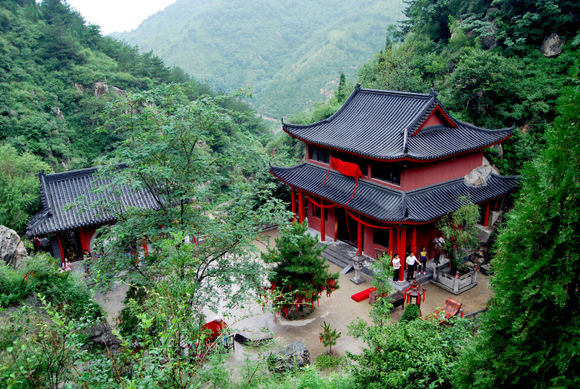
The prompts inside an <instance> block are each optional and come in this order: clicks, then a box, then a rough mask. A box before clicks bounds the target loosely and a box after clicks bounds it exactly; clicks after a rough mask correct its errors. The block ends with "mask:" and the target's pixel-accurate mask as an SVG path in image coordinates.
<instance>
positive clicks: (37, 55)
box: [0, 0, 184, 170]
mask: <svg viewBox="0 0 580 389" xmlns="http://www.w3.org/2000/svg"><path fill="white" fill-rule="evenodd" d="M173 76H175V77H177V78H175V79H174V78H173ZM183 79H184V76H183V73H181V74H179V72H177V71H174V70H172V69H169V68H167V67H166V66H165V65H164V64H163V63H162V62H161V60H160V59H159V58H157V57H155V56H153V55H152V54H150V53H149V54H139V53H138V51H137V49H136V48H131V47H129V46H127V45H126V44H123V43H120V42H118V41H115V40H113V39H111V38H105V37H102V36H101V34H100V33H99V30H98V27H96V26H92V25H87V24H85V22H84V20H83V18H82V17H81V16H80V15H79V14H78V13H77V12H76V11H72V10H71V9H70V7H69V5H68V4H67V3H65V2H63V1H60V0H51V1H43V2H40V3H39V4H36V2H28V1H21V2H2V3H1V4H0V88H1V89H2V96H1V97H0V129H1V130H0V141H1V142H7V143H9V144H12V145H13V146H14V147H16V149H17V150H18V152H29V153H32V154H35V155H37V156H39V157H41V158H42V159H43V160H44V161H46V162H48V163H50V164H51V166H52V167H53V168H54V170H61V169H63V170H67V169H71V168H79V167H87V166H90V165H91V164H92V163H93V160H94V159H95V158H96V157H97V156H99V155H101V154H102V153H103V152H105V151H108V150H110V144H111V143H114V141H115V139H114V138H109V137H106V136H103V134H98V133H97V132H96V131H95V130H96V128H97V127H98V126H99V125H100V124H101V123H102V118H101V114H102V111H103V108H104V106H105V104H106V103H107V102H108V101H109V100H110V99H111V98H112V97H113V96H114V95H116V94H122V93H124V90H143V89H148V88H150V87H152V86H155V85H159V84H161V83H164V82H171V81H183ZM97 83H102V84H100V85H101V86H102V87H103V92H104V91H106V90H107V88H108V93H105V94H102V93H100V92H99V93H97V89H98V88H97V87H98V84H97Z"/></svg>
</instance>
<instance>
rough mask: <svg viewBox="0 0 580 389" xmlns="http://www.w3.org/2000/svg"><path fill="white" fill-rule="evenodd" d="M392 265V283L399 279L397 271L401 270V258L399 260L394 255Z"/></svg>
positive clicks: (396, 255) (397, 255)
mask: <svg viewBox="0 0 580 389" xmlns="http://www.w3.org/2000/svg"><path fill="white" fill-rule="evenodd" d="M391 262H392V264H393V269H394V271H393V281H397V280H398V279H399V271H400V270H401V258H399V254H397V253H395V256H394V257H393V260H392V261H391Z"/></svg>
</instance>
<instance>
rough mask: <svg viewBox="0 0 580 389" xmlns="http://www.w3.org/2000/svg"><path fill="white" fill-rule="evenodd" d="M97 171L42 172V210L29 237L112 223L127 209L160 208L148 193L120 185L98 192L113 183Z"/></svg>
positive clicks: (28, 229) (30, 226)
mask: <svg viewBox="0 0 580 389" xmlns="http://www.w3.org/2000/svg"><path fill="white" fill-rule="evenodd" d="M96 170H97V169H96V168H89V169H81V170H73V171H69V172H64V173H56V174H44V173H42V172H41V173H40V174H39V175H38V178H39V181H40V198H41V202H42V210H41V211H40V212H38V213H37V214H36V215H34V216H33V217H32V218H31V219H30V221H29V222H28V226H27V231H26V233H27V235H29V236H32V235H42V234H48V233H52V232H58V231H66V230H71V229H76V228H79V227H82V226H90V225H96V224H103V223H108V222H111V221H115V220H116V217H115V215H116V214H117V212H122V211H123V210H124V209H125V208H126V207H137V208H150V209H155V208H157V206H158V204H157V202H156V201H155V199H154V198H153V196H152V195H151V194H150V193H149V192H147V191H144V190H133V189H130V188H129V187H128V186H127V185H122V186H117V187H115V189H114V190H113V189H111V190H108V191H102V190H98V188H99V187H100V186H101V185H104V184H105V185H106V184H109V183H110V181H108V180H107V179H104V178H96V177H94V173H95V171H96ZM113 207H120V208H119V209H113Z"/></svg>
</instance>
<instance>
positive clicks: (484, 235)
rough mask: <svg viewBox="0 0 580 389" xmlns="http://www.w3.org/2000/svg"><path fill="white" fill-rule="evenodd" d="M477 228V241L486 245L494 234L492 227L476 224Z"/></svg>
mask: <svg viewBox="0 0 580 389" xmlns="http://www.w3.org/2000/svg"><path fill="white" fill-rule="evenodd" d="M475 228H476V229H477V240H478V241H479V242H480V243H486V242H487V241H488V240H489V237H490V236H491V234H492V233H493V228H492V227H484V226H482V225H481V224H476V225H475Z"/></svg>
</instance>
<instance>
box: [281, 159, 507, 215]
mask: <svg viewBox="0 0 580 389" xmlns="http://www.w3.org/2000/svg"><path fill="white" fill-rule="evenodd" d="M270 172H271V173H272V174H274V175H275V176H276V177H278V178H279V179H280V180H282V181H283V182H285V183H286V184H288V185H291V186H293V187H296V188H300V189H303V190H305V191H306V192H309V193H311V194H314V195H316V196H320V197H323V198H325V199H327V200H329V201H332V202H334V203H337V204H344V203H345V202H346V201H347V200H348V199H349V198H350V196H351V195H352V192H353V190H354V185H355V180H354V179H352V178H350V177H346V176H344V175H342V174H340V173H338V172H334V171H330V173H329V176H328V179H327V181H326V184H325V185H324V186H322V182H323V181H324V177H325V176H326V172H327V170H326V169H324V168H322V167H319V166H316V165H313V164H310V163H304V164H302V165H298V166H294V167H291V168H282V167H276V166H270ZM518 182H519V177H516V176H499V175H495V174H492V175H491V176H490V178H489V180H488V182H487V185H485V186H479V187H470V186H466V185H465V184H464V183H463V178H458V179H454V180H450V181H446V182H442V183H439V184H435V185H431V186H427V187H424V188H420V189H415V190H412V191H409V192H403V191H400V190H395V189H391V188H388V187H386V186H382V185H379V184H376V183H373V182H370V181H367V180H364V179H360V180H359V183H358V188H357V191H356V194H355V196H354V198H353V199H352V200H351V201H350V202H349V203H348V208H349V209H352V210H354V211H356V212H359V213H361V214H364V215H367V216H370V217H372V218H374V219H377V220H380V221H384V222H397V223H404V222H410V223H427V222H429V221H432V220H435V219H438V218H440V217H442V216H444V215H446V214H448V213H451V212H453V211H456V210H457V209H459V208H460V207H461V203H460V201H459V197H461V196H470V197H471V200H472V201H473V202H474V203H482V202H484V201H487V200H491V199H494V198H497V197H501V196H503V195H506V194H507V193H509V192H510V191H513V190H514V189H515V188H516V186H517V185H518Z"/></svg>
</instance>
